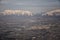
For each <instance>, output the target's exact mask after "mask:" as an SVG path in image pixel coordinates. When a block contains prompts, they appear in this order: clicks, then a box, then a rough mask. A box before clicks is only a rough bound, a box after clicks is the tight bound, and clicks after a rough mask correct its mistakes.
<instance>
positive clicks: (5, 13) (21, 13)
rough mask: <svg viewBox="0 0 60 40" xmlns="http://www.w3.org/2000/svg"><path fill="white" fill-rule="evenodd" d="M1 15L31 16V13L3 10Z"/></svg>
mask: <svg viewBox="0 0 60 40" xmlns="http://www.w3.org/2000/svg"><path fill="white" fill-rule="evenodd" d="M1 13H2V14H3V15H12V14H13V15H27V16H32V12H30V11H25V10H4V11H3V12H1Z"/></svg>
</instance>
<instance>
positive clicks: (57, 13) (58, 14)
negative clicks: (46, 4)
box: [42, 9, 60, 16]
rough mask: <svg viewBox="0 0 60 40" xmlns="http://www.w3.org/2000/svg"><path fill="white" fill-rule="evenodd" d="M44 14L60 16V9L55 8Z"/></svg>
mask: <svg viewBox="0 0 60 40" xmlns="http://www.w3.org/2000/svg"><path fill="white" fill-rule="evenodd" d="M42 15H43V16H60V9H58V10H53V11H48V12H46V13H44V14H42Z"/></svg>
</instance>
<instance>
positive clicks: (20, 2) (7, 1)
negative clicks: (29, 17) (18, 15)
mask: <svg viewBox="0 0 60 40" xmlns="http://www.w3.org/2000/svg"><path fill="white" fill-rule="evenodd" d="M59 8H60V2H59V1H58V0H1V1H0V11H4V10H7V9H11V10H17V9H20V10H28V11H31V12H33V13H41V12H45V11H48V10H53V9H59Z"/></svg>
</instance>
